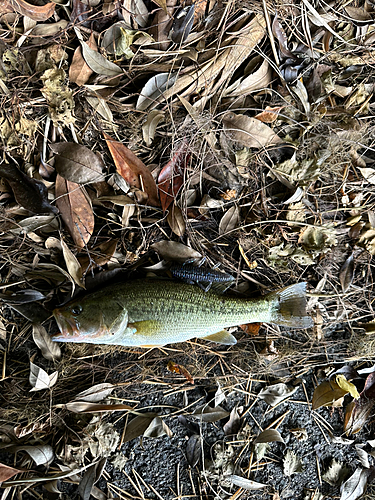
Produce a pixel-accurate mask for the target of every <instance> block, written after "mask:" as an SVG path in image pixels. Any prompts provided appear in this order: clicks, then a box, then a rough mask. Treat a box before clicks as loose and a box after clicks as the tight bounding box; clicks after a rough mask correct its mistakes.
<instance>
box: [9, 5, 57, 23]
mask: <svg viewBox="0 0 375 500" xmlns="http://www.w3.org/2000/svg"><path fill="white" fill-rule="evenodd" d="M55 6H56V4H55V2H49V3H46V4H45V5H34V4H31V3H28V2H25V0H1V2H0V11H1V12H13V11H14V12H18V14H21V15H23V16H27V17H29V18H30V19H32V20H33V21H46V20H47V19H49V18H50V17H51V16H52V15H53V14H54V12H55Z"/></svg>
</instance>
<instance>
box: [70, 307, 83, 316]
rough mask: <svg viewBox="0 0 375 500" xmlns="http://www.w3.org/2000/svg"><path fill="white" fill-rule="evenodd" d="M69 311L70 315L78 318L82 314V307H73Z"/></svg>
mask: <svg viewBox="0 0 375 500" xmlns="http://www.w3.org/2000/svg"><path fill="white" fill-rule="evenodd" d="M71 311H72V314H74V315H75V316H78V315H79V314H81V312H82V306H73V307H72V309H71Z"/></svg>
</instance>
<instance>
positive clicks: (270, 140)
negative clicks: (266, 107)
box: [223, 111, 282, 148]
mask: <svg viewBox="0 0 375 500" xmlns="http://www.w3.org/2000/svg"><path fill="white" fill-rule="evenodd" d="M223 125H224V130H225V132H226V134H227V136H228V137H229V138H230V139H231V140H233V141H236V142H239V143H241V144H242V145H243V146H246V147H247V148H262V147H265V146H270V145H272V144H279V143H281V142H282V140H281V139H280V137H279V136H278V135H276V134H275V132H274V131H273V130H272V128H270V127H268V126H267V125H265V124H264V123H262V122H261V121H259V120H256V119H255V118H251V117H250V116H246V115H240V114H235V113H233V112H231V111H230V112H228V113H225V115H224V118H223Z"/></svg>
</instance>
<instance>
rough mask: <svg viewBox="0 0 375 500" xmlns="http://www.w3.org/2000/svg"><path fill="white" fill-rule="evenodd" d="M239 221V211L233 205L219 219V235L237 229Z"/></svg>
mask: <svg viewBox="0 0 375 500" xmlns="http://www.w3.org/2000/svg"><path fill="white" fill-rule="evenodd" d="M239 221H240V211H239V208H238V207H237V206H236V205H233V207H231V208H230V209H229V210H228V211H227V212H226V213H225V214H224V215H223V217H222V218H221V221H220V224H219V234H220V235H223V234H226V233H229V232H231V231H233V230H234V229H236V228H237V227H238V223H239Z"/></svg>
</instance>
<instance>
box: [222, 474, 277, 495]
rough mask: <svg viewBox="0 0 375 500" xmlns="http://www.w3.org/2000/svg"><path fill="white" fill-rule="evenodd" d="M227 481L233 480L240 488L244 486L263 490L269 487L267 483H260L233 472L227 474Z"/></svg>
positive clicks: (249, 488)
mask: <svg viewBox="0 0 375 500" xmlns="http://www.w3.org/2000/svg"><path fill="white" fill-rule="evenodd" d="M225 479H226V481H229V482H231V483H232V484H234V485H235V486H238V487H239V488H243V489H245V490H250V491H251V490H261V489H263V488H267V484H262V483H258V482H257V481H252V480H251V479H247V478H246V477H241V476H237V475H236V474H232V475H230V476H227V477H226V478H225Z"/></svg>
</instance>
